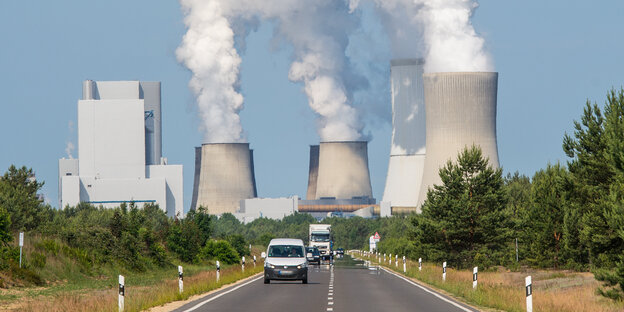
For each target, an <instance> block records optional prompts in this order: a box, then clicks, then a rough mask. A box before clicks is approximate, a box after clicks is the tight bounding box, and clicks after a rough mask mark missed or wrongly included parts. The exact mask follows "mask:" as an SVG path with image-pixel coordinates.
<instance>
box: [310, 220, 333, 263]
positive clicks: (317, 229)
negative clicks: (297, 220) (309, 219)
mask: <svg viewBox="0 0 624 312" xmlns="http://www.w3.org/2000/svg"><path fill="white" fill-rule="evenodd" d="M309 246H310V247H315V246H316V247H317V248H318V250H319V251H320V252H321V260H323V261H325V260H328V261H329V260H331V256H332V252H333V251H332V248H333V247H334V246H333V242H332V240H331V224H310V236H309Z"/></svg>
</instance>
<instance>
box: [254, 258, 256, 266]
mask: <svg viewBox="0 0 624 312" xmlns="http://www.w3.org/2000/svg"><path fill="white" fill-rule="evenodd" d="M255 267H256V255H254V268H255Z"/></svg>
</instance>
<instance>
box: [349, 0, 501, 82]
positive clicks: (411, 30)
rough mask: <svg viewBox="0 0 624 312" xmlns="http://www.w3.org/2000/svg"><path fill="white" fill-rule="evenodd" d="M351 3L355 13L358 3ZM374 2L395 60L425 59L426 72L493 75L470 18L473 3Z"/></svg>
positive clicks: (453, 0)
mask: <svg viewBox="0 0 624 312" xmlns="http://www.w3.org/2000/svg"><path fill="white" fill-rule="evenodd" d="M362 1H366V0H351V2H350V8H351V10H355V9H357V8H358V7H359V6H360V2H362ZM369 1H374V2H375V4H376V6H377V9H378V13H379V15H380V16H381V19H382V22H383V24H384V28H385V29H386V31H387V32H388V35H389V37H390V41H391V43H392V52H393V57H395V58H413V57H424V58H425V72H458V71H492V70H494V65H493V62H492V60H491V58H490V56H489V54H488V53H487V52H486V50H485V41H484V40H483V38H481V37H480V36H479V35H478V34H477V33H476V31H475V29H474V27H473V25H472V22H471V21H470V18H471V17H472V14H473V13H474V10H475V9H476V8H477V7H478V3H477V1H473V0H369Z"/></svg>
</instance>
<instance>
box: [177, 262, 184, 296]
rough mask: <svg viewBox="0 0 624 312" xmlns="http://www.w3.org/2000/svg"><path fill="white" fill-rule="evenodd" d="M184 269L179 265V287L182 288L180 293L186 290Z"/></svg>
mask: <svg viewBox="0 0 624 312" xmlns="http://www.w3.org/2000/svg"><path fill="white" fill-rule="evenodd" d="M183 274H184V271H183V270H182V266H181V265H178V287H179V288H180V293H182V292H183V291H184V277H183Z"/></svg>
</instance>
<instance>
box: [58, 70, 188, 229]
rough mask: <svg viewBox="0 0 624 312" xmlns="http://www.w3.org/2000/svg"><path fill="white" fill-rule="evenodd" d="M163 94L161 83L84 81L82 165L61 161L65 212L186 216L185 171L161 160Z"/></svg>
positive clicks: (80, 107) (80, 108) (80, 130)
mask: <svg viewBox="0 0 624 312" xmlns="http://www.w3.org/2000/svg"><path fill="white" fill-rule="evenodd" d="M160 92H161V91H160V82H144V81H91V80H87V81H84V83H83V90H82V99H81V100H79V101H78V159H64V158H63V159H60V160H59V201H60V205H61V207H65V206H68V205H69V206H75V205H77V204H78V203H80V202H86V203H91V204H94V205H98V206H99V205H101V206H104V207H117V206H119V205H120V204H121V203H130V202H134V203H135V204H137V205H138V206H142V205H144V204H146V203H154V204H158V205H159V206H160V208H162V209H163V210H164V211H165V212H166V213H167V215H169V216H176V215H177V216H180V217H181V216H182V214H183V202H184V200H183V178H182V175H183V173H182V169H183V168H182V165H168V164H167V159H166V158H163V157H162V133H161V129H162V123H161V101H160V99H161V97H160V94H161V93H160Z"/></svg>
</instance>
